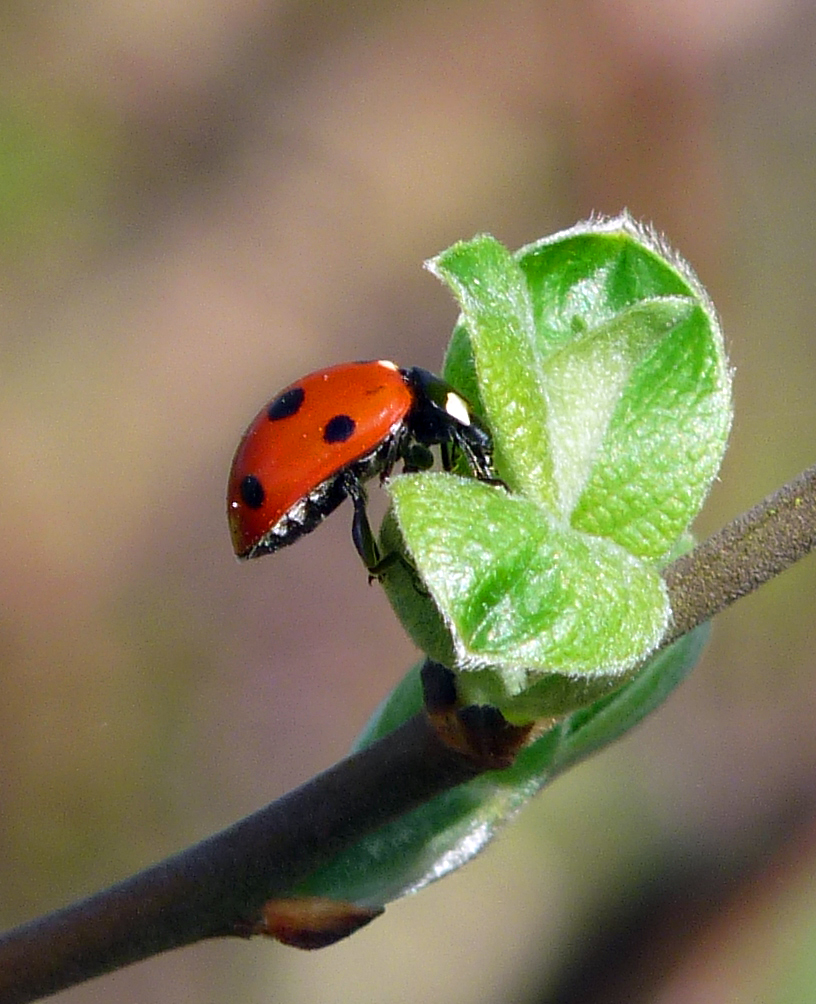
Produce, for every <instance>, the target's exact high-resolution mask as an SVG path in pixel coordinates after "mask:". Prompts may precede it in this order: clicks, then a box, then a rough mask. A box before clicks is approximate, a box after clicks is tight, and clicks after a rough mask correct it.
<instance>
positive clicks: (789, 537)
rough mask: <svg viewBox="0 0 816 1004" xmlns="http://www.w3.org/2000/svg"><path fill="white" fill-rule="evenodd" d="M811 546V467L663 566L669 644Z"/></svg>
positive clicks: (814, 538) (815, 498)
mask: <svg viewBox="0 0 816 1004" xmlns="http://www.w3.org/2000/svg"><path fill="white" fill-rule="evenodd" d="M814 547H816V466H814V467H810V468H808V470H806V471H804V473H802V474H800V475H799V477H798V478H795V479H794V480H793V481H791V482H789V483H788V484H787V485H785V486H784V487H783V488H780V489H779V491H777V492H774V494H773V495H769V496H768V497H767V498H766V499H764V501H762V502H760V503H759V505H756V506H754V508H753V509H751V510H750V511H749V512H747V513H745V514H744V515H743V516H738V517H737V518H736V519H735V520H733V521H732V522H731V523H729V524H728V525H727V526H724V527H723V528H722V530H720V531H719V532H717V533H715V534H714V535H713V536H711V537H709V538H708V540H705V541H703V543H702V544H700V545H699V546H698V547H695V548H694V550H693V551H690V552H689V553H688V554H685V555H683V557H682V558H679V559H678V560H677V561H675V562H674V563H673V564H672V565H671V566H670V567H669V568H667V569H666V573H665V578H666V586H667V587H668V590H669V599H670V600H671V608H672V613H673V616H674V621H673V627H672V630H671V633H670V634H669V635H668V636H667V637H666V639H665V640H664V642H663V644H664V645H670V644H671V643H672V642H674V641H677V639H678V638H680V637H681V636H682V635H684V634H687V633H688V632H689V631H691V630H692V629H693V628H696V627H697V625H698V624H703V623H705V621H707V620H711V618H712V617H714V616H715V615H716V614H718V613H720V612H721V611H722V610H724V609H725V608H726V607H728V606H730V605H731V604H732V603H734V601H735V600H738V599H740V597H742V596H747V595H748V593H752V592H754V590H755V589H759V587H760V586H762V585H764V584H765V583H766V582H768V580H769V579H772V578H774V577H775V576H777V575H779V574H780V572H784V571H785V569H786V568H790V566H791V565H793V564H795V563H796V562H797V561H799V559H800V558H803V557H804V556H805V555H806V554H808V553H809V552H810V551H812V550H813V548H814Z"/></svg>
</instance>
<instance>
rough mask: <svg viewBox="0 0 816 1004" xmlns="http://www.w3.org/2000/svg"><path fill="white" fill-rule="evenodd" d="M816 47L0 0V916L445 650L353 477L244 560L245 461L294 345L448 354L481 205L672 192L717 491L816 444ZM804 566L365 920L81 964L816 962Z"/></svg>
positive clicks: (619, 976) (725, 994)
mask: <svg viewBox="0 0 816 1004" xmlns="http://www.w3.org/2000/svg"><path fill="white" fill-rule="evenodd" d="M815 45H816V7H814V6H813V5H812V4H806V3H794V2H785V0H725V2H721V3H719V4H711V3H710V2H709V0H653V2H651V3H649V4H640V3H637V2H632V0H571V2H567V0H554V2H552V3H549V4H544V3H535V2H531V0H530V2H523V0H522V2H515V3H514V2H511V3H507V2H506V0H503V2H499V0H482V2H477V0H462V2H458V3H457V2H433V0H431V2H427V3H409V2H405V0H380V2H377V0H369V2H366V3H353V4H349V3H345V4H333V3H323V2H314V0H300V2H298V0H279V2H266V3H264V2H261V0H169V2H168V0H165V2H163V3H143V4H120V3H114V2H111V0H95V2H93V3H85V4H56V3H39V4H26V3H20V2H17V3H14V2H11V3H7V4H4V5H3V8H2V12H0V51H2V59H0V230H1V234H2V237H1V239H0V287H2V296H0V312H1V313H0V318H1V320H0V324H1V325H2V327H1V328H0V387H1V389H0V537H1V542H0V652H2V672H1V673H0V730H1V731H0V792H2V814H1V815H0V862H2V864H0V923H2V926H4V927H6V926H11V925H12V924H16V923H19V922H22V921H24V920H26V919H29V918H31V917H33V916H35V915H37V914H39V913H42V912H44V911H47V910H51V909H53V908H55V907H57V906H60V905H62V904H64V903H66V902H68V901H70V900H72V899H74V898H76V897H78V896H81V895H85V894H87V893H90V892H93V891H95V890H97V889H99V888H101V887H103V886H105V885H107V884H109V883H110V882H112V881H115V880H117V879H119V878H122V877H124V876H126V875H127V874H129V873H130V872H132V871H134V870H136V869H138V868H141V867H143V866H145V865H147V864H149V863H151V862H153V861H155V860H158V859H160V858H162V857H164V856H165V855H167V854H169V853H171V852H173V851H175V850H177V849H179V848H181V847H183V846H185V845H187V844H188V843H190V842H192V841H195V840H197V839H199V838H201V837H203V836H205V835H206V834H208V833H209V832H211V831H212V830H214V829H216V828H220V827H222V826H224V825H226V824H228V823H230V822H232V821H233V820H234V819H236V818H237V817H239V816H241V815H243V814H245V813H247V812H250V811H252V810H253V809H255V808H257V807H259V806H260V805H262V804H264V803H266V802H267V801H269V800H271V799H272V798H274V797H276V796H278V795H280V794H281V793H283V792H284V791H286V790H287V789H289V788H290V787H292V786H294V785H296V784H298V783H300V782H301V781H303V780H305V779H306V778H308V777H309V776H311V775H312V774H313V773H315V772H316V771H318V770H321V769H323V768H325V767H327V766H329V765H330V764H331V763H332V762H334V761H335V760H336V759H337V758H339V757H340V756H342V755H343V754H344V753H345V751H346V750H347V748H348V746H349V743H350V742H351V740H352V738H353V737H354V735H355V734H356V733H357V731H358V730H359V729H360V728H361V727H362V725H363V724H364V722H365V720H366V718H367V717H368V714H369V713H370V711H371V709H372V708H373V707H374V706H375V705H376V703H377V702H378V701H379V700H380V699H381V698H382V696H383V695H384V694H385V693H386V692H387V690H388V689H389V688H390V687H391V686H392V685H393V684H394V683H395V682H396V681H397V680H398V679H399V678H400V676H401V675H402V673H403V672H404V670H405V669H406V668H407V667H408V666H409V665H410V664H411V662H412V661H413V659H414V655H415V653H414V652H413V650H412V648H411V646H410V645H409V643H408V642H407V640H406V639H405V638H404V637H403V635H402V633H401V631H400V629H399V627H398V626H397V624H396V621H395V619H394V617H393V616H392V614H391V612H390V610H389V608H388V607H387V605H386V603H385V601H384V600H383V598H382V596H381V595H380V593H379V591H378V589H377V588H376V587H371V588H369V587H368V585H367V583H366V576H365V574H364V573H363V571H362V569H361V567H360V564H359V560H358V558H357V556H356V554H355V553H354V550H353V548H352V545H351V540H350V535H349V525H350V513H349V512H347V511H346V510H345V508H344V509H343V510H341V511H340V512H339V513H338V514H336V515H335V516H334V518H332V519H331V520H329V521H328V522H327V523H326V524H325V525H324V526H323V527H321V528H320V530H319V531H318V532H316V533H314V534H312V535H311V536H310V537H308V538H306V539H304V540H303V541H301V542H299V544H298V546H297V547H295V548H291V549H289V550H286V551H284V552H281V553H280V554H279V555H276V556H275V557H273V558H268V559H265V560H263V561H259V562H257V563H254V564H251V565H238V563H237V562H236V561H235V560H234V558H233V556H232V552H231V549H230V545H229V540H228V535H227V530H226V521H225V516H224V500H223V498H224V486H225V479H226V472H227V469H228V466H229V462H230V459H231V455H232V451H233V449H234V447H235V445H236V443H237V440H238V437H239V435H240V434H241V432H242V431H243V429H244V427H245V425H246V424H247V422H248V421H249V419H250V418H251V417H252V416H253V415H254V414H255V412H256V410H257V409H258V408H259V407H260V406H261V404H263V403H264V401H265V400H266V399H267V398H269V397H270V396H271V395H272V394H273V393H274V392H275V391H277V390H278V389H280V387H282V386H284V385H286V384H287V383H288V382H290V381H291V380H293V379H295V378H296V377H298V376H300V375H301V374H303V373H304V372H307V371H309V370H311V369H315V368H318V367H321V366H323V365H327V364H329V363H331V362H336V361H342V360H346V359H358V358H359V359H363V358H377V357H390V358H393V359H395V360H397V361H399V362H400V363H402V364H405V365H412V364H419V365H422V366H426V367H429V368H431V369H438V368H439V365H440V362H441V358H442V354H443V351H444V347H445V344H446V340H447V337H448V334H449V331H450V329H451V326H452V324H453V321H454V319H455V315H456V310H455V307H454V304H453V301H452V300H451V298H450V296H449V295H448V294H447V293H446V292H445V290H444V289H443V288H442V287H441V286H440V285H438V284H437V283H436V281H435V280H434V279H433V278H431V277H430V276H429V275H428V274H427V273H425V272H423V270H422V268H421V263H422V261H423V259H425V258H427V257H429V256H430V255H432V254H434V253H435V252H437V251H439V250H441V249H442V248H444V247H446V246H447V245H448V244H450V243H452V242H453V241H455V240H457V239H459V238H463V237H469V236H471V235H473V234H474V233H476V232H479V231H490V232H492V233H493V234H495V235H496V236H497V237H498V238H499V239H501V240H502V241H503V242H504V243H506V244H508V245H509V246H511V247H518V246H519V245H521V244H523V243H526V242H528V241H531V240H533V239H535V238H537V237H540V236H543V235H545V234H548V233H550V232H552V231H555V230H558V229H561V228H563V227H566V226H570V225H571V224H572V223H574V222H575V221H577V220H579V219H583V218H585V217H587V216H588V215H589V214H590V213H591V212H592V211H597V212H601V213H607V214H611V213H616V212H618V211H619V210H620V209H621V208H622V207H624V206H628V208H629V209H630V210H631V211H632V213H633V214H634V215H635V216H636V217H639V218H641V219H644V220H649V221H653V222H654V224H655V225H656V226H657V227H658V228H659V229H661V230H662V231H664V232H665V233H666V234H667V236H668V237H669V239H670V241H671V243H672V244H673V245H674V246H675V247H677V248H678V249H679V250H680V251H681V252H682V253H683V254H684V255H685V257H687V258H688V259H689V260H690V261H691V263H692V264H693V265H694V267H695V268H696V270H697V271H698V273H699V275H700V277H701V279H702V280H703V282H704V283H705V284H706V286H707V287H708V289H709V290H710V292H711V294H712V296H713V298H714V301H715V303H716V304H717V305H718V308H719V310H720V312H721V314H722V317H723V321H724V326H725V331H726V335H727V338H728V342H729V346H730V351H731V355H732V360H733V363H734V365H735V367H736V384H735V386H736V403H737V418H736V424H735V428H734V432H733V436H732V445H731V449H730V452H729V454H728V456H727V458H726V462H725V465H724V468H723V472H722V479H721V481H720V482H719V483H717V484H716V485H715V487H714V489H713V491H712V493H711V497H710V500H709V503H708V505H707V507H706V509H705V511H704V514H703V516H702V517H701V519H700V520H699V523H698V532H699V533H700V534H701V535H706V534H708V533H710V532H712V531H713V530H715V529H717V528H718V527H719V526H721V525H722V524H723V523H724V522H725V521H727V520H728V519H730V518H732V517H733V516H735V515H737V514H738V513H740V512H742V511H743V510H745V509H746V508H748V507H749V506H751V505H752V504H754V503H755V502H756V501H758V500H759V499H760V498H761V497H763V496H764V495H765V494H767V493H768V492H770V491H772V490H774V489H775V488H777V487H778V486H779V485H781V484H782V483H783V482H784V481H786V480H788V479H790V478H791V477H793V476H794V475H796V474H797V473H799V471H800V470H801V469H803V468H804V467H806V466H808V465H810V464H812V463H813V462H814V459H815V458H816V448H815V447H816V437H814V435H813V430H814V427H815V426H816V395H814V392H813V388H814V386H815V385H816V350H815V349H814V344H815V343H814V331H813V318H814V317H816V283H815V282H814V281H813V276H812V267H813V259H814V254H813V247H814V237H816V184H815V183H814V182H816V59H814V46H815ZM814 587H816V564H815V563H814V561H813V559H810V560H808V561H805V562H803V563H802V564H801V566H799V567H797V568H795V569H794V570H792V571H790V572H788V573H786V574H785V575H784V576H782V577H781V578H780V579H779V580H777V581H776V582H774V583H772V584H771V585H769V586H767V587H765V588H764V589H762V590H761V592H759V593H758V594H757V595H755V596H752V597H750V598H748V599H746V600H743V601H742V602H741V603H739V604H738V605H737V606H736V607H735V608H733V609H732V610H731V611H729V612H728V613H727V614H725V615H724V616H722V617H721V618H720V619H719V620H718V622H717V624H716V626H715V631H714V635H713V640H712V643H711V645H710V647H709V649H708V652H707V655H706V657H705V659H704V661H703V662H702V663H701V664H700V666H699V667H698V669H697V670H696V671H695V673H694V675H693V676H692V678H691V679H690V680H689V681H688V682H687V683H686V684H685V685H684V686H683V687H682V688H681V689H680V691H679V692H678V693H677V694H676V695H674V696H673V697H672V699H671V700H670V701H669V702H668V703H667V704H666V706H665V707H664V708H663V709H662V710H661V711H660V712H659V713H658V714H656V715H655V716H653V718H651V719H650V720H649V721H648V722H646V723H645V724H644V725H643V726H641V727H640V728H639V729H638V730H637V731H636V732H635V733H634V734H632V735H631V736H629V737H628V738H627V739H625V740H624V741H622V742H621V743H619V744H618V745H617V746H615V747H613V748H612V749H610V750H608V751H606V752H604V753H603V754H601V755H599V756H597V757H596V758H595V759H593V760H591V761H589V762H587V763H586V764H584V765H582V766H581V767H580V768H578V769H577V770H574V771H573V772H572V773H571V774H569V775H567V776H566V777H564V778H562V779H560V780H559V781H558V782H556V784H555V785H553V787H552V788H551V789H549V790H547V791H545V792H544V793H543V795H542V796H541V797H539V798H538V800H537V801H536V802H535V803H534V804H533V805H532V806H531V807H530V808H529V809H528V810H527V811H526V812H525V814H524V815H523V816H522V818H521V819H520V820H519V821H518V823H517V824H516V825H515V826H514V827H513V828H511V830H510V831H509V832H507V833H506V835H505V836H504V837H503V839H501V840H500V841H498V842H497V843H496V844H495V845H494V846H493V847H491V848H490V849H489V850H488V852H487V853H486V854H485V855H483V856H482V857H481V858H480V859H479V860H477V861H476V862H474V863H473V864H472V865H470V866H469V867H468V868H466V869H464V870H463V871H462V872H460V873H458V874H457V875H454V876H453V877H452V878H450V879H448V880H446V881H444V882H442V883H440V884H438V885H437V886H435V887H433V888H431V889H429V890H427V891H425V892H423V893H422V894H420V895H419V896H416V897H413V898H411V899H408V900H406V901H403V902H401V903H397V904H395V905H393V906H391V907H390V908H389V909H388V911H387V913H386V916H385V917H384V918H383V919H381V920H379V921H377V922H376V923H374V924H372V925H371V926H370V927H369V928H367V929H366V930H365V931H363V932H362V933H360V934H358V935H357V936H355V937H354V938H351V939H349V940H348V941H346V942H343V943H341V944H339V945H337V946H336V947H334V948H331V949H328V950H326V951H324V952H319V953H314V954H311V955H307V954H303V953H298V952H296V951H294V950H292V949H286V948H283V947H281V946H278V945H275V944H270V943H264V942H261V941H253V942H249V943H239V942H235V943H232V942H215V943H212V944H204V945H199V946H197V947H195V948H191V949H187V950H184V951H180V952H175V953H171V954H168V955H165V956H162V957H159V958H156V959H152V960H149V961H147V962H145V963H141V964H139V965H137V966H133V967H131V968H129V969H126V970H124V971H122V972H120V973H117V974H113V975H110V976H107V977H104V978H101V979H99V980H96V981H93V982H91V983H89V984H87V985H85V986H82V987H78V988H75V989H73V990H71V991H67V992H65V993H64V994H62V995H61V996H60V997H59V998H58V999H59V1000H61V1001H64V1002H65V1004H69V1002H70V1004H90V1002H97V1001H106V1002H107V1001H112V1000H113V1001H116V1002H117V1004H119V1002H121V1004H128V1002H131V1001H132V1002H139V1004H144V1002H151V1001H156V1002H158V1001H162V1002H164V1001H166V1002H171V1004H199V1002H207V1004H221V1002H233V1001H235V1000H240V1001H242V1002H246V1004H255V1002H268V1001H286V1002H287V1004H289V1002H291V1004H301V1002H303V1004H306V1002H313V1001H321V1002H328V1001H330V1002H347V1001H348V1002H355V1004H367V1002H369V1001H370V1002H372V1004H373V1002H377V1004H390V1002H406V1004H408V1002H414V1001H417V1002H420V1001H421V1002H426V1001H435V1002H444V1004H458V1002H463V1004H464V1002H468V1004H472V1002H493V1001H501V1002H519V1004H535V1002H555V1001H563V1002H567V1001H587V1002H590V1001H595V1000H597V1001H604V1002H606V1004H609V1002H615V1001H628V1002H639V1001H656V1002H691V1001H703V1000H704V1001H707V1002H713V1004H717V1002H720V1001H729V1002H734V1001H749V1000H750V1001H757V1000H762V1001H765V1002H777V1001H779V1002H798V1001H809V1000H813V999H816V896H814V893H816V888H815V887H816V680H815V679H814V668H816V666H815V665H814V663H815V662H816V660H815V659H814V653H813V650H814V641H816V634H815V633H814V626H813V613H812V611H813V596H814Z"/></svg>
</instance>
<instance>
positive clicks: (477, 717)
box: [421, 659, 534, 770]
mask: <svg viewBox="0 0 816 1004" xmlns="http://www.w3.org/2000/svg"><path fill="white" fill-rule="evenodd" d="M421 677H422V693H423V697H424V701H425V712H426V714H427V715H428V718H429V720H430V722H431V724H432V725H433V727H434V730H435V731H436V734H437V735H438V736H439V738H440V739H441V740H442V742H443V743H445V745H446V746H450V747H451V748H452V749H454V750H456V751H457V752H458V753H462V754H463V755H464V756H466V757H467V758H468V759H469V760H472V761H473V762H474V763H477V764H478V765H479V766H480V767H482V768H486V769H488V770H501V769H503V768H505V767H510V766H511V765H512V764H513V763H514V762H515V759H516V756H517V755H518V753H519V751H520V750H521V749H522V748H523V747H524V745H525V744H526V742H527V741H528V739H530V738H531V733H532V732H533V730H534V726H533V725H532V724H530V725H511V724H510V722H508V721H507V719H506V718H505V717H504V715H503V714H502V713H501V712H500V711H499V709H498V708H493V707H491V706H490V705H475V704H473V705H470V706H469V707H465V708H463V707H462V706H461V704H460V701H459V696H458V694H457V691H456V674H455V673H453V672H451V670H450V669H448V668H447V666H443V665H442V664H441V663H439V662H433V661H432V660H431V659H426V660H425V663H424V665H423V666H422V672H421Z"/></svg>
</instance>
